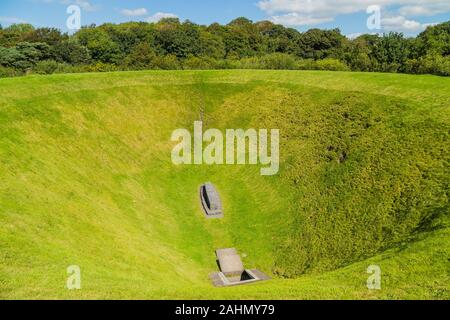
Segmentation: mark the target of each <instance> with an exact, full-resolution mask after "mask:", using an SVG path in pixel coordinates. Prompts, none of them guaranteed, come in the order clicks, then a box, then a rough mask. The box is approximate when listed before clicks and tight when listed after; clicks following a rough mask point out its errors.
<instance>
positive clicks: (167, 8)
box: [0, 0, 450, 35]
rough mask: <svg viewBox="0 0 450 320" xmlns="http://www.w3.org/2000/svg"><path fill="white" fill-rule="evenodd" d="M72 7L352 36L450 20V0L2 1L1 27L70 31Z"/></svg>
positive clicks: (84, 14) (108, 17)
mask: <svg viewBox="0 0 450 320" xmlns="http://www.w3.org/2000/svg"><path fill="white" fill-rule="evenodd" d="M71 4H75V5H78V6H79V7H80V8H81V21H82V24H83V25H87V24H91V23H96V24H101V23H104V22H115V23H119V22H125V21H130V20H133V21H156V20H158V19H159V18H160V17H164V16H172V15H173V16H177V17H179V18H180V19H182V20H185V19H189V20H191V21H193V22H196V23H200V24H210V23H212V22H220V23H228V22H230V21H231V20H232V19H234V18H236V17H240V16H245V17H248V18H250V19H252V20H254V21H259V20H272V21H274V22H277V23H280V24H284V25H287V26H290V27H294V28H297V29H299V30H301V31H303V30H307V29H309V28H312V27H318V28H336V27H338V28H340V29H341V30H342V32H343V33H344V34H347V35H357V34H359V33H373V32H385V31H391V30H392V31H401V32H404V33H405V34H408V35H414V34H417V33H418V32H421V31H422V30H423V29H425V28H426V26H427V25H430V24H435V23H439V22H444V21H448V20H450V0H126V1H125V0H122V1H120V0H108V1H107V0H0V23H1V24H2V25H3V26H8V25H10V24H11V23H18V22H27V23H31V24H33V25H35V26H51V27H57V28H59V29H62V30H64V31H67V28H66V20H67V18H68V14H67V13H66V9H67V7H68V6H69V5H71ZM370 5H379V6H380V9H381V15H380V19H381V29H376V30H369V29H368V28H367V20H368V18H369V16H370V14H368V13H367V12H366V9H367V7H369V6H370Z"/></svg>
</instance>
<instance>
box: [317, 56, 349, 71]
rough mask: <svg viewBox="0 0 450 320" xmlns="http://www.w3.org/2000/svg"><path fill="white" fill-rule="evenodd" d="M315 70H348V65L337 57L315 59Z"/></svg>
mask: <svg viewBox="0 0 450 320" xmlns="http://www.w3.org/2000/svg"><path fill="white" fill-rule="evenodd" d="M316 66H317V70H328V71H348V70H350V69H349V67H348V66H347V65H346V64H345V63H343V62H342V61H340V60H338V59H332V58H328V59H323V60H317V61H316Z"/></svg>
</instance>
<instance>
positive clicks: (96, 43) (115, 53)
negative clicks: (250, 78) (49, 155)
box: [0, 17, 450, 76]
mask: <svg viewBox="0 0 450 320" xmlns="http://www.w3.org/2000/svg"><path fill="white" fill-rule="evenodd" d="M449 43H450V22H445V23H442V24H439V25H436V26H430V27H428V28H427V29H426V30H425V31H424V32H422V33H421V34H420V35H419V36H417V37H416V38H406V37H404V35H403V34H401V33H395V32H391V33H388V34H384V35H382V36H379V35H368V34H365V35H361V36H359V37H357V38H356V39H352V40H350V39H347V38H346V37H345V36H343V35H342V34H341V32H340V30H339V29H332V30H320V29H311V30H308V31H306V32H303V33H301V32H299V31H298V30H295V29H293V28H286V27H284V26H282V25H277V24H274V23H272V22H270V21H260V22H253V21H251V20H249V19H247V18H243V17H241V18H237V19H235V20H233V21H231V22H230V23H229V24H227V25H220V24H218V23H213V24H211V25H209V26H205V25H198V24H195V23H192V22H190V21H184V22H181V21H180V20H179V19H178V18H168V19H162V20H161V21H159V22H158V23H146V22H127V23H122V24H112V23H106V24H103V25H101V26H96V25H91V26H88V27H83V28H82V29H81V30H79V31H78V32H77V33H75V34H74V35H71V36H69V35H68V34H65V33H62V32H61V31H59V30H57V29H54V28H37V29H35V28H34V27H33V26H31V25H28V24H17V25H12V26H10V27H8V28H5V29H0V47H2V48H7V49H8V50H3V49H2V51H1V53H2V55H4V57H0V61H3V64H2V65H3V66H5V67H9V68H17V70H18V71H19V73H20V74H21V73H23V71H24V70H28V69H30V68H32V67H33V66H34V65H35V64H36V63H37V62H38V61H45V60H54V61H57V62H59V63H63V64H64V63H65V64H69V65H72V68H70V69H71V70H72V69H73V70H75V69H77V68H76V67H78V69H79V70H89V69H92V70H96V69H98V68H97V67H98V66H97V67H96V66H95V65H96V64H98V63H101V64H100V65H109V66H112V65H114V69H121V70H122V69H123V70H144V69H168V68H174V69H180V68H184V69H194V68H198V69H217V68H225V69H227V68H243V69H286V70H292V69H308V70H339V71H344V70H351V71H366V72H371V71H377V72H403V73H433V74H436V75H441V76H443V75H446V74H447V71H446V70H447V64H446V61H447V60H446V57H447V56H449V55H450V44H449ZM24 44H27V45H25V46H24ZM34 44H36V45H34ZM37 44H39V45H37ZM43 45H45V46H47V47H45V48H44V47H43ZM13 49H15V50H17V51H14V50H13ZM329 59H333V60H329ZM200 60H203V61H200ZM338 61H339V62H338ZM440 63H443V65H442V66H439V64H440ZM88 64H93V65H94V66H93V67H92V68H85V67H84V66H86V65H88ZM108 68H109V67H108ZM100 69H102V68H100Z"/></svg>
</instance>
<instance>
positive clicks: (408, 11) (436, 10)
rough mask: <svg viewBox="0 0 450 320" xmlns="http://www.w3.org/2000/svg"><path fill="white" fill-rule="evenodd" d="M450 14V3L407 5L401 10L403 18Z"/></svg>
mask: <svg viewBox="0 0 450 320" xmlns="http://www.w3.org/2000/svg"><path fill="white" fill-rule="evenodd" d="M446 12H450V1H448V2H437V3H429V4H427V5H406V6H402V7H401V8H400V9H399V13H400V14H401V15H403V16H413V17H423V16H434V15H436V14H440V13H446Z"/></svg>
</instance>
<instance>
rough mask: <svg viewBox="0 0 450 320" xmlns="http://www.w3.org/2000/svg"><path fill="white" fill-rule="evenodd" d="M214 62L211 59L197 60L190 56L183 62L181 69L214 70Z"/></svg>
mask: <svg viewBox="0 0 450 320" xmlns="http://www.w3.org/2000/svg"><path fill="white" fill-rule="evenodd" d="M216 64H217V63H216V61H215V60H214V59H212V58H199V57H194V56H190V57H188V58H186V59H185V60H184V61H183V69H187V70H208V69H216Z"/></svg>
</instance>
